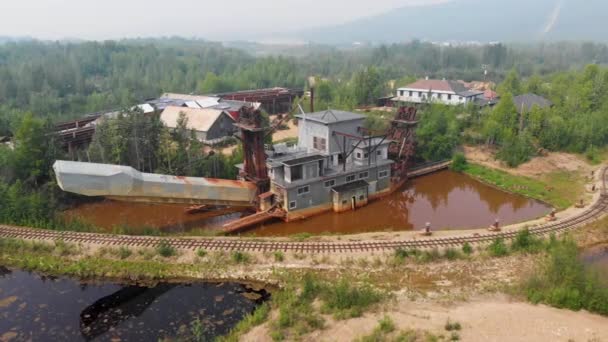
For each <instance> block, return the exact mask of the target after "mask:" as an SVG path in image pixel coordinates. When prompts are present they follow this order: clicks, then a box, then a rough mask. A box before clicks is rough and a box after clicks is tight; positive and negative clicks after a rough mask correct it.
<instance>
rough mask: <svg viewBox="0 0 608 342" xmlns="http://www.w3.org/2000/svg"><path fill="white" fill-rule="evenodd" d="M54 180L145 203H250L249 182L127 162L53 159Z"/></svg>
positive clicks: (252, 198) (96, 193)
mask: <svg viewBox="0 0 608 342" xmlns="http://www.w3.org/2000/svg"><path fill="white" fill-rule="evenodd" d="M53 169H54V170H55V175H56V177H57V183H58V184H59V186H60V187H61V189H63V190H64V191H68V192H72V193H77V194H81V195H85V196H103V197H111V198H113V199H118V200H124V201H131V202H148V203H184V204H200V205H202V204H210V205H227V206H239V207H242V206H253V205H254V203H255V200H256V195H257V187H256V186H255V184H253V183H249V182H240V181H231V180H224V179H210V178H190V177H176V176H168V175H156V174H149V173H141V172H139V171H136V170H135V169H133V168H131V167H128V166H119V165H106V164H92V163H80V162H68V161H57V162H55V165H53Z"/></svg>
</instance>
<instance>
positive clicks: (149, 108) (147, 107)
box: [136, 103, 155, 114]
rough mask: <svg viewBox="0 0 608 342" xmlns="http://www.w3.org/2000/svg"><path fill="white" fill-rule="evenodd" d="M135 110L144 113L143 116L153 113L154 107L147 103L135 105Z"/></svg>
mask: <svg viewBox="0 0 608 342" xmlns="http://www.w3.org/2000/svg"><path fill="white" fill-rule="evenodd" d="M136 108H139V109H141V111H142V112H144V114H150V113H154V110H155V109H154V107H152V105H151V104H149V103H144V104H140V105H137V106H136Z"/></svg>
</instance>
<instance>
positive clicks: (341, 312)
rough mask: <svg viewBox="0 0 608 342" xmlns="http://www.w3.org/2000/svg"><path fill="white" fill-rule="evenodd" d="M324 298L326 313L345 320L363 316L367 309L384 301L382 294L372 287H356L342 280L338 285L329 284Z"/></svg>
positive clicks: (324, 292)
mask: <svg viewBox="0 0 608 342" xmlns="http://www.w3.org/2000/svg"><path fill="white" fill-rule="evenodd" d="M322 297H323V300H324V309H326V311H329V312H332V313H334V315H335V316H336V318H338V319H345V318H351V317H359V316H361V314H362V312H363V310H364V309H365V308H367V307H369V306H370V305H372V304H375V303H378V302H379V301H380V300H381V299H382V294H381V293H380V292H378V291H376V290H374V289H373V288H371V287H370V286H367V285H365V286H355V285H352V284H351V283H350V282H348V281H347V280H345V279H342V280H340V281H339V282H338V283H336V284H328V285H327V288H325V289H324V291H323V292H322Z"/></svg>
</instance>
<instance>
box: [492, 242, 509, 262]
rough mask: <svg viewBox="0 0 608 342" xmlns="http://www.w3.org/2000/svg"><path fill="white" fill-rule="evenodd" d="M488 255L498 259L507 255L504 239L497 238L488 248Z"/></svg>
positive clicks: (507, 249) (507, 250)
mask: <svg viewBox="0 0 608 342" xmlns="http://www.w3.org/2000/svg"><path fill="white" fill-rule="evenodd" d="M488 253H490V255H491V256H493V257H498V258H500V257H504V256H507V255H509V248H508V247H507V244H506V243H505V240H504V239H502V238H498V239H496V240H494V241H493V242H492V244H490V245H489V246H488Z"/></svg>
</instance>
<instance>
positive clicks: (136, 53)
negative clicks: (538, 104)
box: [0, 39, 608, 228]
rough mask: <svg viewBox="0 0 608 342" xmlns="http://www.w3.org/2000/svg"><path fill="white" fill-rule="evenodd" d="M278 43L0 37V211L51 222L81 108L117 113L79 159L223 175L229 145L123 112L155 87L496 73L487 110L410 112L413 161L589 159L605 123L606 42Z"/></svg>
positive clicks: (368, 88)
mask: <svg viewBox="0 0 608 342" xmlns="http://www.w3.org/2000/svg"><path fill="white" fill-rule="evenodd" d="M252 49H253V50H256V49H258V50H259V49H263V47H257V46H255V47H253V48H250V50H252ZM281 51H282V53H281V54H266V53H263V51H257V52H256V51H254V52H256V53H251V51H244V50H240V49H237V48H229V47H225V46H223V45H222V44H220V43H211V42H205V41H196V40H184V39H158V40H125V41H107V42H84V43H65V42H37V41H25V42H19V43H5V44H0V137H1V136H9V137H12V140H13V142H14V148H10V147H9V146H5V145H0V221H1V222H5V223H12V224H24V225H25V224H28V225H36V226H45V227H51V228H52V227H55V226H58V225H59V223H57V221H56V217H55V213H56V211H57V210H59V209H60V208H62V207H63V206H65V205H66V204H69V203H70V201H74V200H75V198H74V197H72V196H71V195H67V194H64V193H61V192H59V191H58V190H57V189H58V188H57V186H56V185H55V184H54V183H53V182H54V180H53V177H52V170H51V166H52V163H53V162H54V161H55V160H56V159H62V158H66V155H65V152H64V151H63V150H62V149H61V148H60V146H59V144H58V143H57V141H56V138H55V137H54V135H53V134H52V131H53V125H54V124H55V123H57V122H59V121H62V120H67V119H72V118H76V117H82V116H84V115H85V114H87V113H93V112H98V111H104V110H115V109H118V110H121V109H122V110H123V112H124V115H119V116H118V117H117V118H116V119H113V120H106V121H105V122H104V124H103V125H101V126H100V127H99V129H98V131H97V133H96V135H95V138H94V141H93V143H92V144H91V146H89V148H88V149H86V150H83V151H80V152H79V153H80V154H81V155H86V156H87V159H88V160H91V161H97V162H104V163H114V164H125V165H131V166H133V167H135V168H137V169H140V170H142V171H146V172H161V173H169V174H176V175H189V176H207V177H223V178H234V177H235V176H236V174H235V172H236V171H235V169H234V167H233V165H234V164H236V163H237V162H239V161H240V160H241V159H242V156H241V153H242V152H240V149H237V150H236V152H235V153H234V154H233V155H232V156H224V155H221V154H213V153H205V152H203V149H202V146H201V145H200V143H198V142H197V141H196V140H194V139H189V132H187V129H186V122H182V123H181V126H180V127H178V129H177V130H176V131H169V130H168V129H167V128H166V127H164V126H163V125H162V123H161V122H160V120H159V118H158V117H154V116H152V117H146V116H142V115H137V113H130V112H129V110H125V108H130V106H132V105H133V104H136V103H139V102H140V101H143V100H145V99H148V98H154V97H158V96H159V95H160V94H161V93H163V92H182V93H198V94H209V93H218V92H224V91H233V90H243V89H256V88H265V87H274V86H283V87H295V88H306V87H307V83H306V80H307V79H308V77H309V76H315V77H316V79H317V84H316V93H317V102H316V108H336V109H346V110H354V109H355V108H358V107H365V106H369V105H373V104H374V103H375V101H376V99H377V98H379V97H383V96H387V95H389V94H391V92H392V91H393V90H394V88H395V87H398V86H402V85H404V84H407V83H409V82H411V81H413V80H415V79H417V78H420V77H424V76H429V77H432V78H446V79H463V80H466V81H471V80H484V78H485V79H486V80H488V81H492V82H495V83H496V84H498V86H497V89H496V90H497V92H498V93H499V95H500V96H501V100H500V102H499V103H498V104H497V105H496V106H495V107H493V108H477V107H474V106H469V107H446V106H442V105H439V104H428V105H427V106H425V107H424V108H422V109H421V110H420V120H421V121H420V124H419V127H418V130H417V135H418V148H417V151H418V159H419V160H420V161H422V160H426V161H432V160H439V159H445V158H450V157H451V156H452V154H453V153H454V151H455V150H456V149H457V147H458V146H460V145H461V144H463V143H469V144H486V145H492V146H495V148H496V149H497V151H498V152H497V157H498V158H499V159H501V160H504V161H505V162H506V163H507V164H508V165H510V166H517V165H519V164H521V163H523V162H525V161H527V160H529V159H530V158H531V157H533V156H534V155H536V154H537V153H539V151H542V150H547V151H568V152H575V153H585V154H586V155H587V156H588V157H589V158H591V159H593V158H595V157H596V155H597V153H598V150H599V149H601V148H603V147H605V146H606V144H608V125H605V124H603V123H605V122H607V120H606V119H608V69H607V68H606V67H604V66H603V65H605V64H606V63H607V62H608V46H606V45H603V44H595V43H553V44H538V45H503V44H491V45H485V46H470V47H446V46H437V45H433V44H430V43H424V42H419V41H413V42H410V43H407V44H395V45H387V46H376V47H360V48H337V47H327V46H314V45H310V46H305V47H294V48H285V49H283V50H281ZM482 66H485V69H487V70H488V71H489V72H488V74H487V75H484V73H483V69H482ZM524 93H535V94H538V95H541V96H544V97H546V98H547V99H549V100H550V101H551V102H552V103H553V106H552V107H551V108H545V109H540V108H533V109H532V110H531V111H530V112H529V113H527V114H525V115H524V116H523V117H522V116H520V115H519V114H518V113H517V110H516V108H515V105H514V104H513V100H512V99H513V97H514V96H517V95H520V94H524ZM305 107H306V106H305ZM133 114H135V115H133ZM367 115H368V125H369V126H370V127H371V128H382V127H383V126H384V125H385V124H386V113H384V112H374V111H371V112H369V113H367Z"/></svg>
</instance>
